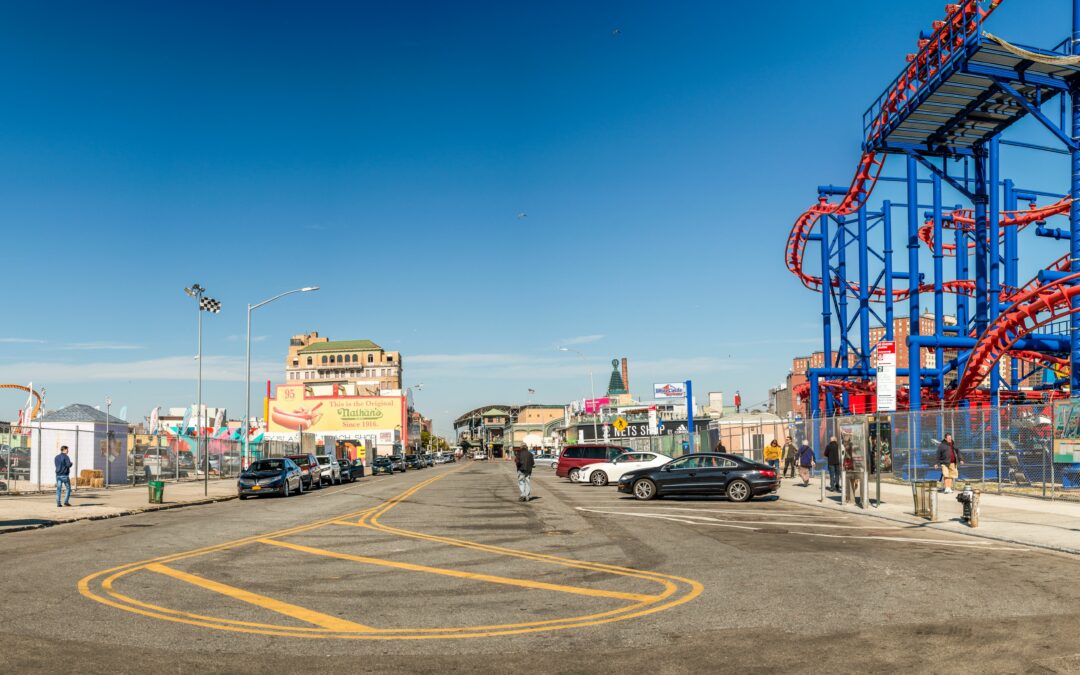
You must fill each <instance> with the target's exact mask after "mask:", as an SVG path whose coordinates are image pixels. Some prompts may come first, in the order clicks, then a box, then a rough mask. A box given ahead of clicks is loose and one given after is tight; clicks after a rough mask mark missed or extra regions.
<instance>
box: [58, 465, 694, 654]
mask: <svg viewBox="0 0 1080 675" xmlns="http://www.w3.org/2000/svg"><path fill="white" fill-rule="evenodd" d="M460 470H461V469H460V468H459V469H455V470H453V471H449V472H447V473H444V474H441V475H439V476H435V477H432V478H429V479H427V480H424V481H421V482H420V483H417V484H416V485H414V486H412V487H411V488H409V489H407V490H405V491H404V492H401V493H400V494H398V495H396V496H394V497H393V498H391V499H389V500H387V501H386V503H384V504H382V505H380V506H377V507H373V508H369V509H364V510H362V511H356V512H352V513H347V514H344V515H339V516H335V517H333V518H327V519H323V520H318V521H315V522H313V523H308V524H306V525H300V526H297V527H292V528H287V529H284V530H278V531H276V532H269V533H265V534H258V535H253V536H250V537H244V538H242V539H236V540H233V541H228V542H224V543H221V544H215V545H212V546H206V547H203V548H198V549H193V550H190V551H183V552H180V553H175V554H171V555H165V556H159V557H156V558H151V559H149V560H141V561H139V562H134V563H130V564H127V565H121V566H118V567H113V568H110V569H106V570H101V571H99V572H95V573H93V574H90V575H88V576H86V577H84V578H83V579H82V580H80V581H79V593H81V594H82V595H83V596H85V597H87V598H89V599H91V600H94V601H96V602H99V603H102V604H104V605H107V606H109V607H113V608H115V609H121V610H124V611H127V612H132V613H135V614H139V615H142V616H146V617H151V618H155V619H162V620H165V621H171V622H174V623H181V624H187V625H190V626H198V627H202V628H210V629H215V630H222V631H230V632H238V633H254V634H259V635H278V636H289V637H311V638H330V639H345V640H430V639H463V638H486V637H496V636H503V635H517V634H522V633H537V632H544V631H555V630H566V629H569V628H584V627H587V626H596V625H600V624H605V623H611V622H614V621H626V620H629V619H634V618H638V617H642V616H646V615H649V614H654V613H656V612H662V611H665V610H668V609H671V608H673V607H677V606H679V605H682V604H684V603H687V602H689V601H691V600H693V599H694V598H696V597H697V596H699V595H700V594H701V592H702V590H703V587H702V585H701V584H700V583H698V582H697V581H694V580H692V579H686V578H683V577H678V576H673V575H670V574H663V573H660V572H650V571H644V570H635V569H632V568H628V567H619V566H616V565H608V564H605V563H597V562H590V561H584V560H574V559H571V558H562V557H559V556H553V555H547V554H541V553H532V552H529V551H521V550H518V549H511V548H505V547H502V546H492V545H489V544H481V543H479V542H473V541H468V540H464V539H454V538H450V537H442V536H438V535H432V534H427V533H423V532H414V531H411V530H405V529H401V528H397V527H393V526H390V525H384V524H383V523H381V522H379V518H381V517H382V516H384V515H386V513H387V512H389V511H390V510H392V509H393V508H394V507H395V506H397V505H398V504H400V503H401V502H403V501H405V500H406V499H408V498H409V497H411V496H412V495H415V494H416V493H417V492H419V491H420V490H422V489H424V488H426V487H428V486H429V485H431V484H432V483H435V482H437V481H439V480H442V479H444V478H446V477H447V476H450V475H453V474H454V473H457V472H458V471H460ZM324 527H356V528H366V529H370V530H374V531H377V532H382V533H386V534H392V535H395V536H399V537H403V538H408V539H418V540H423V541H427V542H431V543H437V544H442V545H445V546H452V547H457V548H464V549H469V550H473V551H478V552H482V553H487V554H490V555H491V556H493V557H511V558H520V559H523V560H529V561H532V562H538V563H543V564H549V565H555V566H560V567H566V568H572V569H581V570H587V571H591V572H599V573H604V574H608V575H611V576H613V577H616V578H618V577H622V578H626V579H637V580H642V581H647V582H651V583H654V584H656V585H658V586H659V587H660V589H662V590H660V591H659V592H657V593H655V594H644V593H631V592H624V591H610V590H605V589H598V588H591V587H585V586H573V585H568V584H556V583H552V582H547V581H544V582H542V581H535V580H531V579H523V578H517V577H515V578H510V577H502V576H497V575H490V574H479V573H473V572H463V571H460V570H456V569H452V568H443V567H432V566H428V565H418V564H414V563H408V562H401V561H395V560H386V559H383V558H373V557H370V556H358V555H353V554H348V553H341V552H338V551H331V550H327V549H320V548H314V547H310V546H305V545H301V544H296V543H294V542H286V541H282V538H284V537H288V536H291V535H296V534H302V533H305V532H310V531H312V530H316V529H319V528H324ZM256 545H258V546H274V547H278V548H282V549H286V550H289V551H291V552H294V553H301V554H305V555H311V556H315V557H319V558H333V559H336V560H342V561H347V562H353V563H356V564H358V565H374V566H382V567H393V568H396V569H399V570H402V571H407V572H414V573H421V574H433V575H441V576H448V577H453V578H458V579H465V580H469V581H474V582H477V583H489V584H501V585H510V586H513V587H518V588H527V589H531V590H536V591H546V592H552V593H559V594H567V595H570V596H573V595H581V596H590V597H594V598H603V599H608V600H617V601H624V602H627V603H628V604H626V605H624V606H622V607H619V608H616V609H612V610H607V611H603V612H595V613H591V614H586V615H578V616H570V617H565V618H559V619H546V620H540V621H529V622H520V623H508V624H506V623H504V624H492V625H482V626H449V627H438V628H430V627H425V628H379V627H375V626H370V625H368V624H366V623H364V622H363V621H362V620H360V618H356V620H354V619H353V618H349V619H345V618H341V617H335V616H330V615H326V614H323V613H321V612H318V611H316V610H313V609H310V608H306V607H301V606H299V605H295V604H292V603H288V602H285V601H282V600H278V599H275V598H271V597H268V596H266V595H262V594H259V593H255V592H253V591H250V590H247V589H243V588H238V587H236V586H233V585H228V584H224V583H221V582H219V581H216V580H213V579H208V578H206V577H203V576H199V575H195V574H191V573H188V572H183V571H180V570H176V569H174V568H172V567H170V566H169V564H170V563H174V562H178V561H181V560H188V559H191V558H196V557H199V556H205V555H209V554H212V553H216V552H219V551H226V550H230V549H236V548H241V547H245V546H256ZM136 572H144V573H150V574H154V575H156V576H159V577H164V578H168V579H172V580H174V581H176V582H177V583H181V584H188V585H191V586H194V587H196V588H201V589H204V590H206V591H209V592H213V593H217V594H220V595H223V596H225V597H228V598H231V599H233V600H235V601H238V602H241V603H245V604H248V605H251V606H253V607H258V608H260V609H262V610H265V611H269V612H273V613H276V614H279V615H282V616H284V617H289V618H291V619H293V620H295V621H297V622H300V623H306V624H311V625H310V626H295V625H283V624H271V623H260V622H254V621H241V620H236V619H226V618H222V617H214V616H207V615H204V614H196V613H192V612H185V611H181V610H178V609H173V608H169V607H163V606H161V605H157V604H153V603H150V602H146V601H144V600H140V599H136V598H133V597H130V596H128V595H126V594H124V593H121V592H120V591H119V590H117V588H116V585H117V581H118V580H120V579H122V578H123V577H125V576H127V575H130V574H134V573H136Z"/></svg>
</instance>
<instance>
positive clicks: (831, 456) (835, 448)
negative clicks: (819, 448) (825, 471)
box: [825, 436, 840, 492]
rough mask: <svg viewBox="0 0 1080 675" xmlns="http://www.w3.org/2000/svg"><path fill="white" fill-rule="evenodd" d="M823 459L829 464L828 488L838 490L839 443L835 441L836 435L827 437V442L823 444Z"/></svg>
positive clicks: (833, 490)
mask: <svg viewBox="0 0 1080 675" xmlns="http://www.w3.org/2000/svg"><path fill="white" fill-rule="evenodd" d="M825 461H826V462H827V463H828V465H829V490H830V491H832V492H839V491H840V444H839V443H837V442H836V436H831V437H829V443H828V445H826V446H825Z"/></svg>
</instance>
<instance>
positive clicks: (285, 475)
mask: <svg viewBox="0 0 1080 675" xmlns="http://www.w3.org/2000/svg"><path fill="white" fill-rule="evenodd" d="M303 491H304V478H303V475H302V472H301V471H300V467H299V466H297V465H296V463H295V462H293V461H292V460H291V459H289V458H288V457H273V458H271V459H259V460H256V461H254V462H252V463H251V466H249V467H248V468H247V470H246V471H244V472H242V473H241V474H240V478H239V479H238V480H237V481H236V492H237V495H239V497H240V499H247V498H248V497H261V496H262V495H266V494H279V495H281V496H282V497H288V496H289V495H291V494H298V493H301V492H303Z"/></svg>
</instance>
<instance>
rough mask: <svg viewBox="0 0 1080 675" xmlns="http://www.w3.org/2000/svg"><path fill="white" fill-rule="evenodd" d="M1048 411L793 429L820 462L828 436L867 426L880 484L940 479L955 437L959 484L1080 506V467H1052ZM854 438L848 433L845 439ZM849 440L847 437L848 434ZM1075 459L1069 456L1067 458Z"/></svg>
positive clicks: (851, 419) (1017, 408)
mask: <svg viewBox="0 0 1080 675" xmlns="http://www.w3.org/2000/svg"><path fill="white" fill-rule="evenodd" d="M1054 422H1055V420H1054V408H1053V406H1052V405H1050V404H1044V403H1040V404H1034V405H1014V406H1002V407H999V408H991V407H981V408H967V409H955V410H923V411H918V412H898V413H887V414H886V413H883V414H879V415H870V416H865V415H863V416H841V417H829V418H822V419H817V420H814V419H810V420H802V421H800V422H799V423H795V424H790V425H788V426H789V427H790V429H791V432H792V436H793V437H795V438H796V441H797V442H801V441H802V440H803V439H806V440H807V441H809V442H810V443H811V445H812V446H813V448H814V453H815V455H816V456H817V457H818V458H819V460H820V458H821V456H822V455H821V450H822V448H824V447H825V444H826V443H828V441H829V439H830V438H831V437H834V436H835V437H838V438H842V437H843V434H844V433H845V432H844V430H845V429H849V428H850V427H851V425H853V424H863V425H865V427H864V428H865V437H866V438H867V439H868V445H869V448H868V450H870V456H871V458H872V461H871V464H872V466H873V467H874V469H875V470H877V469H878V468H880V469H881V472H882V478H883V480H893V481H897V482H903V483H908V482H911V481H917V480H939V479H940V478H941V466H940V462H939V460H938V448H939V445H940V444H941V442H942V440H943V439H944V437H945V434H951V435H952V438H953V444H954V446H955V448H956V451H957V453H958V454H959V457H960V463H959V465H958V470H959V474H960V478H959V482H960V483H961V484H963V483H972V484H973V487H978V488H980V489H982V490H984V491H986V490H989V491H991V492H995V491H996V492H1000V493H1013V494H1024V495H1031V496H1039V497H1053V498H1067V499H1078V500H1080V462H1073V461H1055V459H1060V458H1055V455H1054ZM848 433H849V432H848ZM849 435H850V434H849ZM1069 459H1071V457H1070V458H1069Z"/></svg>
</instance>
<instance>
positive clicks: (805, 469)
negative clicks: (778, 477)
mask: <svg viewBox="0 0 1080 675" xmlns="http://www.w3.org/2000/svg"><path fill="white" fill-rule="evenodd" d="M764 456H765V461H766V463H768V465H769V466H771V467H772V468H774V469H776V470H777V471H780V470H781V469H780V462H781V461H782V462H783V463H784V468H783V474H782V477H783V478H794V477H795V470H796V467H797V468H798V472H799V478H801V479H802V481H803V485H809V484H810V473H811V471H813V469H814V465H815V461H814V451H813V450H812V449H811V448H810V443H809V441H806V440H804V441H803V442H802V444H801V445H800V446H799V447H796V446H795V443H794V442H793V441H792V440H791V436H788V437H787V439H786V440H785V441H784V445H783V447H781V446H780V444H779V443H777V441H776V439H775V438H774V439H773V441H772V443H770V444H769V445H767V446H765V453H764Z"/></svg>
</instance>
